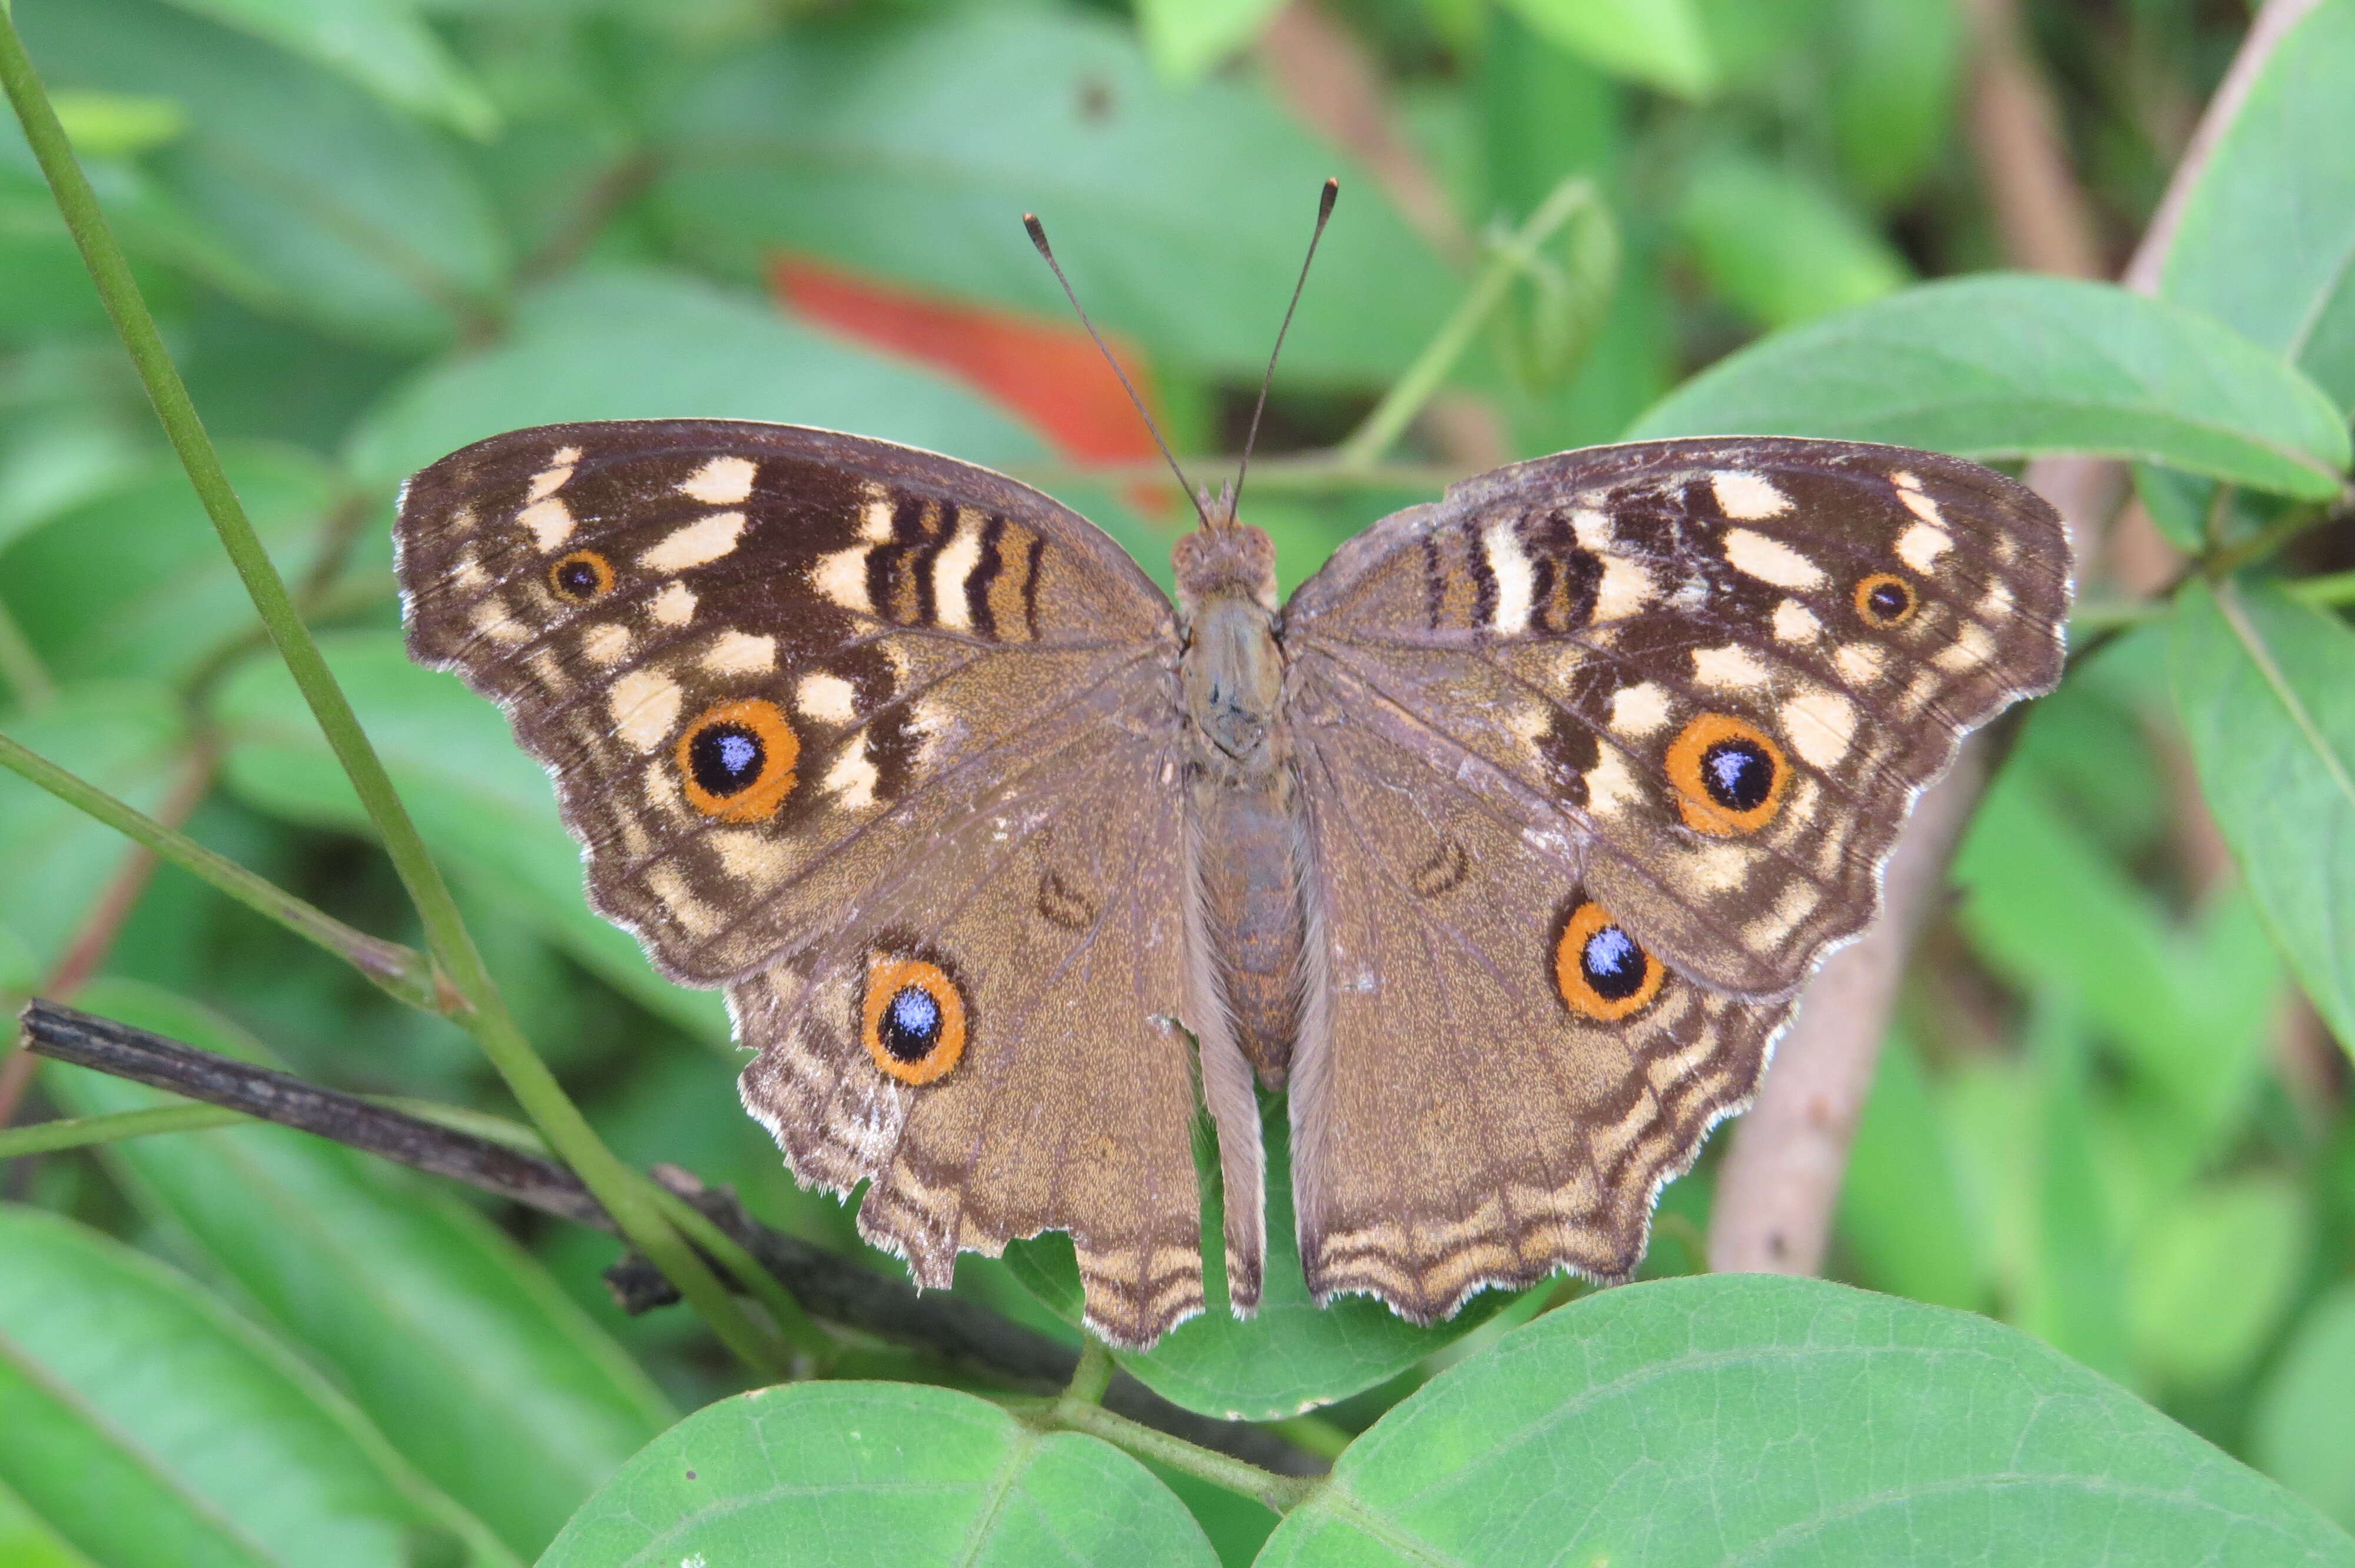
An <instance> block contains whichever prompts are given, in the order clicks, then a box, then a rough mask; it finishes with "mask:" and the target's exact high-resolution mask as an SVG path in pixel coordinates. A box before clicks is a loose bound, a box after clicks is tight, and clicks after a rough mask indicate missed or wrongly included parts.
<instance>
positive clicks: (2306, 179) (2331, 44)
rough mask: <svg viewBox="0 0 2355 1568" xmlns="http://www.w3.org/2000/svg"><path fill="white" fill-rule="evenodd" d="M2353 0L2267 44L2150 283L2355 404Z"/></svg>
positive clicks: (2327, 3)
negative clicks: (2155, 279)
mask: <svg viewBox="0 0 2355 1568" xmlns="http://www.w3.org/2000/svg"><path fill="white" fill-rule="evenodd" d="M2350 82H2355V0H2320V4H2318V5H2314V6H2312V7H2311V8H2310V9H2309V10H2308V11H2307V14H2306V15H2305V16H2303V17H2301V18H2300V19H2299V20H2298V21H2297V22H2296V24H2295V25H2294V26H2291V27H2290V28H2289V29H2288V31H2286V33H2284V34H2283V35H2282V37H2281V38H2280V41H2279V42H2278V43H2277V44H2276V45H2275V48H2274V51H2273V54H2272V55H2271V56H2270V57H2269V58H2267V59H2266V61H2265V66H2264V70H2262V71H2260V72H2259V73H2258V75H2257V77H2256V79H2254V80H2253V81H2251V82H2250V83H2249V85H2248V90H2247V93H2246V95H2245V96H2244V97H2243V99H2242V101H2241V107H2240V111H2239V112H2238V113H2236V114H2235V115H2234V116H2233V117H2232V123H2231V124H2230V125H2228V126H2227V127H2226V128H2225V130H2224V133H2223V134H2222V136H2220V137H2219V138H2218V139H2217V141H2216V143H2215V145H2214V146H2213V147H2211V149H2210V150H2209V154H2208V161H2207V164H2206V165H2205V166H2204V167H2203V168H2202V169H2201V170H2200V177H2199V180H2198V182H2197V183H2196V184H2195V185H2193V186H2192V187H2191V192H2190V196H2189V197H2188V198H2187V199H2186V200H2185V202H2184V205H2183V210H2182V215H2181V217H2180V219H2179V224H2178V227H2177V228H2176V232H2175V238H2174V240H2173V241H2172V242H2171V243H2170V244H2169V247H2168V251H2167V265H2166V269H2165V270H2164V271H2163V272H2162V273H2161V274H2160V283H2159V287H2160V290H2161V291H2162V292H2163V293H2165V294H2166V296H2167V297H2168V298H2169V299H2170V300H2175V301H2178V302H2181V303H2183V304H2186V305H2190V306H2191V307H2193V308H2194V309H2196V310H2201V311H2205V312H2206V313H2208V314H2210V315H2211V316H2213V317H2215V318H2216V319H2217V320H2218V321H2220V322H2222V323H2225V324H2226V325H2228V326H2231V327H2233V328H2235V329H2237V330H2238V331H2240V332H2242V333H2243V334H2246V335H2247V336H2248V337H2250V338H2251V339H2253V340H2254V341H2255V342H2257V343H2261V344H2264V345H2265V346H2266V347H2267V348H2270V349H2273V350H2274V351H2275V352H2276V353H2278V354H2280V355H2283V356H2284V357H2286V358H2287V359H2288V360H2289V361H2290V362H2291V363H2293V364H2295V365H2296V366H2300V367H2301V368H2303V369H2304V370H2305V371H2306V373H2307V375H2308V376H2312V377H2313V378H2314V379H2315V381H2316V382H2317V383H2318V384H2319V385H2320V386H2321V387H2323V389H2324V390H2326V391H2328V392H2329V393H2330V394H2331V395H2332V396H2333V397H2337V398H2338V399H2339V406H2340V407H2341V408H2355V159H2350V158H2349V157H2348V155H2347V149H2348V147H2349V146H2350V145H2355V92H2350V91H2349V90H2348V84H2349V83H2350Z"/></svg>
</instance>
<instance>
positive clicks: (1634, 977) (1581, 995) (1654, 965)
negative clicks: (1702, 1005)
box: [1553, 899, 1668, 1023]
mask: <svg viewBox="0 0 2355 1568" xmlns="http://www.w3.org/2000/svg"><path fill="white" fill-rule="evenodd" d="M1667 980H1668V970H1667V969H1666V968H1664V967H1663V966H1662V965H1661V963H1660V960H1659V959H1656V958H1654V957H1652V955H1651V954H1649V953H1647V952H1646V951H1644V949H1643V948H1640V947H1638V946H1637V945H1636V938H1633V937H1630V936H1629V935H1627V933H1626V931H1625V929H1624V928H1622V927H1621V926H1620V925H1619V923H1618V922H1617V921H1615V920H1614V919H1613V918H1612V917H1611V912H1610V911H1609V910H1607V909H1605V908H1604V907H1603V906H1602V905H1600V904H1597V903H1595V902H1593V900H1592V899H1587V900H1584V901H1582V902H1581V903H1579V904H1577V905H1575V906H1572V909H1571V912H1570V917H1569V918H1568V919H1566V920H1564V921H1563V922H1562V926H1561V938H1559V939H1558V940H1557V941H1556V942H1555V943H1554V948H1553V983H1554V989H1555V990H1556V991H1559V992H1561V1000H1562V1001H1564V1002H1565V1003H1567V1004H1568V1005H1569V1007H1570V1010H1571V1011H1572V1012H1576V1013H1582V1014H1583V1015H1585V1016H1586V1017H1588V1018H1592V1019H1594V1020H1595V1021H1597V1022H1603V1023H1610V1022H1615V1021H1617V1020H1619V1019H1622V1018H1625V1017H1627V1016H1628V1015H1629V1014H1630V1013H1634V1012H1641V1011H1642V1010H1643V1009H1645V1008H1646V1007H1649V1006H1650V1005H1651V1004H1652V1001H1653V999H1654V998H1655V997H1657V996H1658V995H1659V994H1660V987H1661V986H1662V985H1663V984H1664V983H1666V981H1667Z"/></svg>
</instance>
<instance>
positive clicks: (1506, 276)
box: [1335, 179, 1597, 470]
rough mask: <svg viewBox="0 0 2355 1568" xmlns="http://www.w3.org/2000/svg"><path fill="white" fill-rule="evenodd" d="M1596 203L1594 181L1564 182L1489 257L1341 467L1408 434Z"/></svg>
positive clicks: (1342, 457)
mask: <svg viewBox="0 0 2355 1568" xmlns="http://www.w3.org/2000/svg"><path fill="white" fill-rule="evenodd" d="M1596 199H1597V197H1596V196H1595V192H1594V185H1593V182H1592V181H1590V180H1584V179H1567V180H1564V181H1562V182H1561V184H1560V185H1556V186H1554V188H1553V193H1552V194H1551V195H1550V196H1547V197H1546V199H1545V201H1544V203H1543V204H1542V205H1540V207H1539V208H1538V209H1537V211H1535V212H1533V213H1531V214H1530V215H1529V221H1528V222H1526V223H1524V224H1522V225H1521V227H1520V228H1519V229H1518V230H1517V231H1515V232H1514V234H1513V235H1512V236H1511V237H1510V238H1508V239H1506V240H1505V241H1504V242H1503V243H1502V244H1500V245H1497V247H1496V248H1495V249H1493V250H1491V251H1490V252H1489V256H1488V262H1487V266H1485V267H1483V268H1482V269H1481V270H1480V273H1479V275H1478V276H1477V277H1476V278H1474V279H1473V280H1472V286H1471V288H1469V289H1467V290H1465V293H1464V298H1463V299H1462V300H1461V301H1460V302H1457V304H1456V306H1455V313H1454V314H1453V315H1451V316H1449V317H1448V318H1447V320H1446V321H1445V322H1444V323H1442V324H1441V326H1440V329H1439V331H1438V332H1436V333H1434V334H1433V335H1432V339H1431V341H1430V342H1429V343H1428V344H1424V345H1423V353H1422V354H1420V355H1416V357H1415V362H1414V363H1413V364H1412V365H1411V366H1407V370H1406V374H1405V375H1403V376H1400V377H1399V378H1398V379H1397V380H1396V381H1394V382H1392V383H1391V389H1390V390H1389V391H1388V392H1386V393H1384V394H1383V395H1382V400H1381V401H1380V403H1379V404H1377V405H1375V407H1374V411H1373V412H1372V413H1370V414H1369V415H1367V416H1366V421H1365V423H1364V424H1362V425H1359V427H1358V429H1356V431H1355V432H1353V433H1352V434H1351V435H1350V437H1349V439H1348V440H1345V441H1343V442H1342V443H1341V444H1340V446H1339V447H1338V448H1337V449H1336V451H1335V456H1336V458H1337V467H1339V468H1341V469H1343V470H1348V469H1364V468H1366V467H1368V466H1369V465H1370V464H1372V463H1373V462H1374V461H1377V460H1378V459H1380V457H1381V455H1382V454H1383V453H1384V452H1386V451H1388V450H1391V446H1392V445H1393V444H1395V443H1396V442H1397V440H1398V439H1399V438H1400V437H1401V436H1402V435H1404V434H1406V428H1407V427H1408V426H1409V425H1411V424H1412V423H1413V422H1414V417H1415V416H1416V415H1417V414H1419V413H1421V412H1422V411H1423V405H1424V404H1425V403H1428V402H1429V401H1431V397H1432V394H1433V393H1434V392H1437V391H1438V390H1439V388H1440V387H1441V385H1442V384H1443V383H1444V382H1445V381H1446V379H1447V377H1448V376H1449V375H1450V374H1451V373H1453V372H1454V370H1455V362H1456V361H1457V360H1458V359H1461V358H1462V357H1463V356H1464V351H1465V349H1466V348H1469V347H1470V346H1471V345H1472V340H1473V339H1474V338H1475V337H1476V336H1477V335H1478V334H1479V332H1480V329H1481V327H1482V326H1483V325H1485V324H1486V323H1487V320H1488V317H1489V315H1490V314H1491V313H1493V312H1494V311H1495V310H1496V308H1497V306H1498V305H1499V304H1501V303H1503V302H1504V299H1505V291H1506V290H1508V289H1509V288H1510V287H1511V286H1512V283H1513V280H1514V279H1516V278H1518V277H1519V276H1520V275H1521V274H1522V273H1523V272H1526V271H1528V270H1529V268H1530V267H1531V266H1532V265H1533V264H1534V263H1535V262H1536V260H1537V259H1538V253H1539V251H1540V249H1543V247H1544V246H1545V244H1546V242H1547V241H1548V240H1550V239H1551V238H1553V236H1554V234H1555V231H1556V230H1558V229H1560V228H1561V226H1562V225H1563V224H1565V223H1567V222H1569V221H1570V219H1571V218H1572V217H1575V216H1576V215H1577V214H1578V213H1579V212H1580V211H1581V210H1582V209H1583V208H1585V207H1590V206H1592V205H1593V203H1594V202H1595V201H1596Z"/></svg>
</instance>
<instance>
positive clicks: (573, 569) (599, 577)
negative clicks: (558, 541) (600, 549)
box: [548, 550, 613, 604]
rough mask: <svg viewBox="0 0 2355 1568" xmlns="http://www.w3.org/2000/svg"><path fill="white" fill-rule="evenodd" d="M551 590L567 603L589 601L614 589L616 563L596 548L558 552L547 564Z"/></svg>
mask: <svg viewBox="0 0 2355 1568" xmlns="http://www.w3.org/2000/svg"><path fill="white" fill-rule="evenodd" d="M548 588H549V592H551V593H553V594H554V595H556V597H557V598H559V599H562V600H563V601H564V602H565V603H567V604H587V603H588V602H589V601H590V600H591V599H602V598H604V597H605V596H606V595H607V594H609V593H611V592H613V563H612V562H611V561H608V560H607V559H606V558H605V557H604V556H601V555H599V554H598V553H597V552H596V551H594V550H575V551H573V552H572V553H571V554H570V555H569V556H558V557H557V558H556V560H555V561H554V562H553V563H552V564H551V565H550V566H549V568H548Z"/></svg>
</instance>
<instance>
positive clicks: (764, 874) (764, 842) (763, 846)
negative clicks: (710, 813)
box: [704, 828, 795, 892]
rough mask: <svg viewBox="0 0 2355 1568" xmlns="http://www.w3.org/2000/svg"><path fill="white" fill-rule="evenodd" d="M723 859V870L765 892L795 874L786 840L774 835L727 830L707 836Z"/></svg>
mask: <svg viewBox="0 0 2355 1568" xmlns="http://www.w3.org/2000/svg"><path fill="white" fill-rule="evenodd" d="M704 842H705V843H706V844H708V845H709V847H710V849H711V851H712V853H714V854H715V855H717V856H718V857H719V865H720V869H722V870H723V871H725V872H727V873H728V874H729V875H730V876H733V877H736V878H738V879H739V880H741V881H744V882H749V883H751V884H752V885H753V887H754V889H755V890H756V891H762V892H765V891H766V890H767V889H769V888H772V887H774V886H775V885H777V884H779V883H781V882H783V881H784V880H785V878H787V877H788V876H791V875H792V874H794V868H795V860H794V853H793V852H792V850H790V849H789V848H788V847H787V845H786V841H785V840H784V839H783V838H781V837H779V836H778V835H776V834H774V833H763V832H751V830H748V829H743V828H727V829H721V830H719V831H716V832H709V833H706V834H705V835H704Z"/></svg>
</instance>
